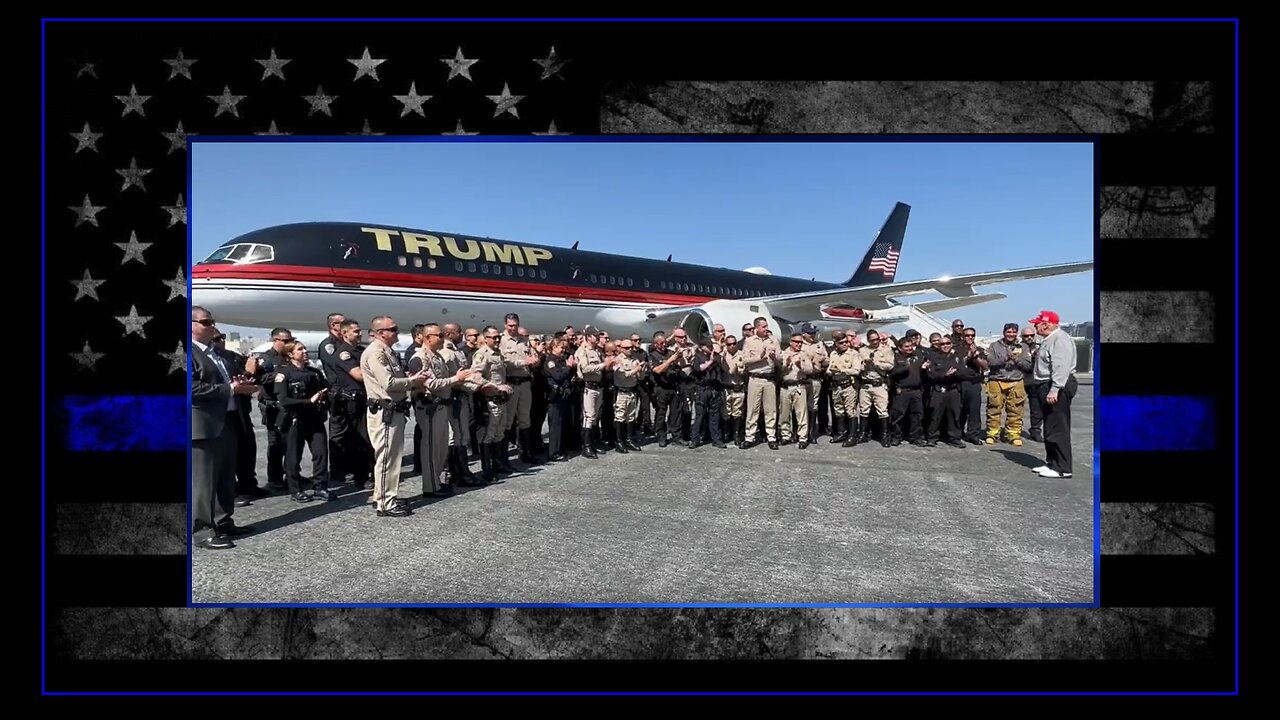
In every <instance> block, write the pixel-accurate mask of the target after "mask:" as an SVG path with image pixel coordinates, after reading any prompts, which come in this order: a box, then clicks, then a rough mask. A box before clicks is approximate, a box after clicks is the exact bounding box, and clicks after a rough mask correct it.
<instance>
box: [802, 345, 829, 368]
mask: <svg viewBox="0 0 1280 720" xmlns="http://www.w3.org/2000/svg"><path fill="white" fill-rule="evenodd" d="M800 347H801V348H802V349H803V350H804V351H805V353H807V354H808V355H809V360H811V361H812V362H813V373H814V374H815V375H819V374H821V373H822V371H823V370H826V369H827V361H828V359H829V356H828V355H827V348H826V346H824V345H823V344H822V343H821V342H819V341H817V340H814V341H813V342H811V343H805V344H804V345H801V346H800Z"/></svg>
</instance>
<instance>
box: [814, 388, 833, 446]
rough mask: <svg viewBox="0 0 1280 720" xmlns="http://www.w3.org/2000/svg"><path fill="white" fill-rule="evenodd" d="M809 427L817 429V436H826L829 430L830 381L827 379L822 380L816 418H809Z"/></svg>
mask: <svg viewBox="0 0 1280 720" xmlns="http://www.w3.org/2000/svg"><path fill="white" fill-rule="evenodd" d="M815 422H816V423H817V424H816V426H815V425H814V423H815ZM809 425H811V426H815V427H817V428H818V434H819V435H826V434H827V433H828V432H829V431H830V429H831V380H829V379H828V378H823V379H822V391H821V392H819V393H818V416H817V417H816V418H809Z"/></svg>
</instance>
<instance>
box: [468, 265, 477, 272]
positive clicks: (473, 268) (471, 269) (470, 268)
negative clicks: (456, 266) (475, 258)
mask: <svg viewBox="0 0 1280 720" xmlns="http://www.w3.org/2000/svg"><path fill="white" fill-rule="evenodd" d="M475 271H476V264H475V263H473V262H469V263H467V272H469V273H473V272H475Z"/></svg>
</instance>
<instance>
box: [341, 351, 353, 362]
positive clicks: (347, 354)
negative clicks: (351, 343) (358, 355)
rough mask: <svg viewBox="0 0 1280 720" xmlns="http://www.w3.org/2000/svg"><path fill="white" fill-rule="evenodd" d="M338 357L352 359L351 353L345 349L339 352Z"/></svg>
mask: <svg viewBox="0 0 1280 720" xmlns="http://www.w3.org/2000/svg"><path fill="white" fill-rule="evenodd" d="M338 359H339V360H350V359H351V353H349V352H347V351H346V350H343V351H342V352H340V353H338Z"/></svg>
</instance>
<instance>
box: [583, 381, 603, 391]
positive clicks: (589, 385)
mask: <svg viewBox="0 0 1280 720" xmlns="http://www.w3.org/2000/svg"><path fill="white" fill-rule="evenodd" d="M582 387H584V388H586V389H588V390H599V389H600V381H599V380H583V381H582Z"/></svg>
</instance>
